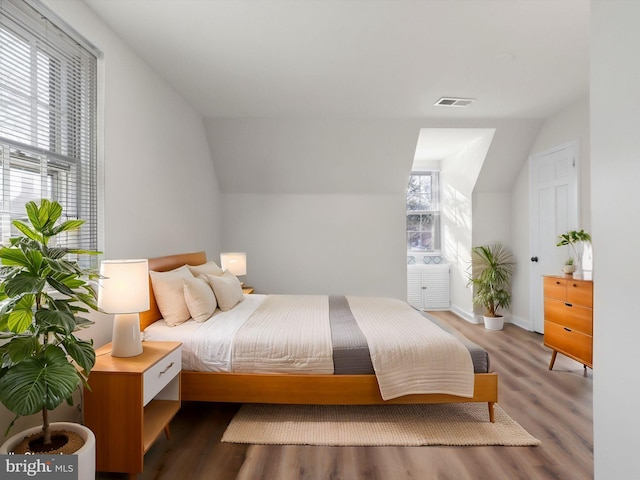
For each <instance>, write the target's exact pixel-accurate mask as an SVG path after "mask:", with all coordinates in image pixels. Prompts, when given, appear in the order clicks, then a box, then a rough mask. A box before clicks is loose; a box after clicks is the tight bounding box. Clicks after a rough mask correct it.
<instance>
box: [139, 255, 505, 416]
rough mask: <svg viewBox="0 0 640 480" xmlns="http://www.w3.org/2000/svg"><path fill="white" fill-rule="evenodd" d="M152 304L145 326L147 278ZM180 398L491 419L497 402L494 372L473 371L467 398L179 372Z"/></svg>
mask: <svg viewBox="0 0 640 480" xmlns="http://www.w3.org/2000/svg"><path fill="white" fill-rule="evenodd" d="M206 261H207V257H206V254H205V252H195V253H184V254H178V255H169V256H166V257H157V258H150V259H149V270H154V271H159V272H163V271H168V270H172V269H174V268H177V267H180V266H182V265H201V264H203V263H206ZM149 294H150V306H151V308H150V309H149V310H147V311H146V312H142V313H141V314H140V329H141V330H144V329H145V328H146V327H147V326H149V325H151V324H152V323H153V322H155V321H156V320H159V319H161V318H162V315H161V314H160V310H159V309H158V305H157V303H156V300H155V296H154V294H153V286H152V285H151V279H149ZM181 385H182V387H181V393H182V400H185V401H205V402H231V403H280V404H314V405H372V404H385V403H405V404H419V403H452V402H487V403H488V405H489V420H490V421H491V422H494V420H495V418H494V403H495V402H497V401H498V375H497V374H496V373H476V374H475V388H474V395H473V397H471V398H466V397H458V396H455V395H445V394H421V395H406V396H403V397H399V398H395V399H393V400H386V401H385V400H383V399H382V397H381V396H380V389H379V388H378V382H377V380H376V376H375V375H311V374H301V375H290V374H280V373H274V374H248V373H227V372H195V371H184V370H183V371H182V378H181Z"/></svg>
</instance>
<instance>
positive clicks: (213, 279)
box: [207, 271, 244, 312]
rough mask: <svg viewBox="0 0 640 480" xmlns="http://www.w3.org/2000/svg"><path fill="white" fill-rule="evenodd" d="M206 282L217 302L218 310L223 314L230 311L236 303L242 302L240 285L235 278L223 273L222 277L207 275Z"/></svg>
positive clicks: (242, 296)
mask: <svg viewBox="0 0 640 480" xmlns="http://www.w3.org/2000/svg"><path fill="white" fill-rule="evenodd" d="M207 281H208V282H209V285H211V288H213V293H215V295H216V300H217V301H218V308H220V310H222V311H223V312H226V311H227V310H231V309H232V308H233V307H235V306H236V304H237V303H239V302H241V301H242V300H244V295H243V294H242V285H240V281H239V280H238V279H237V278H236V276H235V275H234V274H233V273H231V272H229V271H225V272H224V273H223V274H222V275H219V276H218V275H207Z"/></svg>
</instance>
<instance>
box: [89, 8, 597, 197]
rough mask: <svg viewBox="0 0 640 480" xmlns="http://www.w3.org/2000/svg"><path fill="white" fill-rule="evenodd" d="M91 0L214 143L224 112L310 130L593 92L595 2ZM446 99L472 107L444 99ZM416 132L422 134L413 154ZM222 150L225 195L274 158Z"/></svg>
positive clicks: (524, 110)
mask: <svg viewBox="0 0 640 480" xmlns="http://www.w3.org/2000/svg"><path fill="white" fill-rule="evenodd" d="M84 2H85V3H86V4H87V5H89V6H90V8H91V9H93V10H94V11H95V12H96V13H97V14H98V15H99V16H100V17H102V18H103V19H104V21H105V22H107V23H108V24H109V25H110V26H111V28H112V29H113V30H114V31H116V32H117V34H118V35H120V36H121V37H122V38H123V39H124V40H125V41H126V42H127V43H128V44H129V45H130V46H131V47H132V48H133V49H134V50H135V51H136V52H137V53H138V54H139V55H140V56H141V57H142V58H143V59H144V60H145V61H146V62H148V63H149V64H150V65H151V67H152V68H153V69H155V70H156V71H157V72H158V73H159V74H160V75H161V76H162V77H164V78H165V79H166V80H167V81H168V82H169V83H170V84H172V85H173V87H174V88H175V89H176V90H178V91H179V92H181V94H182V95H183V96H184V97H185V98H186V99H187V100H188V101H189V102H190V103H191V104H192V105H193V106H194V108H196V109H197V110H198V111H199V112H200V113H201V114H202V116H203V118H205V119H206V120H207V122H208V125H209V126H208V129H209V138H210V141H211V138H212V137H218V136H219V135H218V134H217V133H216V132H211V125H213V126H220V119H254V121H258V120H256V119H260V121H262V122H264V121H268V120H271V119H276V120H277V121H285V122H287V121H291V120H294V123H295V122H298V121H299V122H316V123H312V124H310V125H309V129H311V130H312V129H314V127H315V126H316V125H317V121H327V120H328V119H329V120H336V121H346V122H350V121H351V120H350V119H365V120H366V121H367V122H368V121H375V122H378V121H396V120H408V119H412V120H416V121H418V122H420V121H424V123H425V125H423V126H432V127H433V126H436V127H456V126H458V125H461V126H465V127H472V128H475V127H491V126H492V125H490V123H491V121H492V120H498V121H505V120H509V119H512V120H513V121H522V120H524V119H527V120H526V121H527V122H530V121H531V119H544V118H546V117H547V116H549V115H551V114H553V113H554V112H556V111H558V110H559V109H562V108H563V107H564V106H566V105H568V104H570V103H572V102H574V101H575V100H577V99H579V98H581V97H584V96H585V95H586V94H587V92H588V31H589V2H588V1H586V0H510V1H507V0H474V1H471V0H425V1H401V0H397V1H396V0H378V1H371V0H326V1H318V0H295V1H293V0H236V1H228V0H84ZM443 96H454V97H464V98H473V99H475V101H474V102H473V103H472V104H471V105H470V106H469V107H466V108H461V107H449V108H446V107H436V106H434V105H433V104H434V103H435V102H436V100H438V98H440V97H443ZM265 119H267V120H265ZM474 122H476V123H474ZM488 123H489V124H488ZM526 128H528V130H529V131H532V129H531V126H530V123H527V127H526ZM534 130H535V129H534ZM236 133H238V132H236ZM376 135H379V132H377V133H376ZM499 138H500V136H499V135H496V140H498V139H499ZM417 139H418V129H416V131H415V136H414V137H413V140H412V142H413V145H412V146H411V148H412V149H414V148H415V145H416V143H417ZM245 141H248V142H249V141H251V138H245ZM225 148H226V147H225ZM405 149H406V148H405ZM227 150H229V149H228V148H227ZM520 150H521V151H519V154H521V153H522V151H525V152H526V148H521V149H520ZM224 153H225V155H227V157H226V158H221V157H219V158H215V156H214V161H215V162H226V164H227V165H226V166H223V165H218V164H217V165H216V170H217V171H219V175H220V182H221V188H222V189H223V190H225V189H226V190H228V191H233V189H234V186H233V185H234V184H238V183H242V181H241V179H240V178H239V177H238V175H242V172H246V171H249V170H252V169H256V168H257V167H258V170H260V168H259V166H260V165H259V162H264V161H265V158H264V157H262V158H261V159H249V158H247V155H246V153H247V152H235V153H234V152H232V151H226V152H224ZM412 153H413V151H412V152H411V154H412ZM292 157H293V155H292ZM271 160H273V159H271ZM285 160H286V159H284V157H283V158H282V159H281V160H280V161H281V162H284V161H285ZM286 161H288V160H286ZM295 161H300V160H299V159H298V160H295V159H294V158H291V162H295ZM353 161H356V160H353ZM356 162H357V161H356ZM230 163H235V166H231V165H228V164H230ZM337 163H339V162H336V164H337ZM409 164H410V161H409ZM281 167H282V172H283V173H284V172H286V171H289V172H291V171H293V170H295V168H296V167H297V166H296V165H293V164H289V165H286V166H285V165H282V166H281ZM336 168H339V165H336ZM353 168H354V169H355V170H356V171H357V170H359V169H362V168H367V163H366V159H363V160H361V163H360V164H359V165H355V166H353ZM403 168H405V169H406V168H407V165H403ZM299 180H300V179H299V178H298V179H292V181H298V182H299ZM328 180H329V179H328ZM243 188H245V189H249V190H251V189H252V188H253V189H254V190H255V188H257V187H256V186H255V185H254V186H253V187H252V186H250V185H249V186H247V185H245V186H244V187H243ZM319 190H322V188H319Z"/></svg>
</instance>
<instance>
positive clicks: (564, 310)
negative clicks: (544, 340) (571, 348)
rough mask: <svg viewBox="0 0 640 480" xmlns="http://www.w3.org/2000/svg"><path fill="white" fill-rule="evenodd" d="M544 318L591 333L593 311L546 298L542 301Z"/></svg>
mask: <svg viewBox="0 0 640 480" xmlns="http://www.w3.org/2000/svg"><path fill="white" fill-rule="evenodd" d="M544 319H545V320H548V321H551V322H554V323H557V324H559V325H564V326H566V327H568V328H570V329H571V330H578V331H580V332H582V333H585V334H587V335H593V311H592V309H591V308H587V307H583V306H580V305H571V304H567V303H565V302H563V301H561V300H555V299H553V298H547V299H546V300H545V302H544ZM545 333H546V330H545Z"/></svg>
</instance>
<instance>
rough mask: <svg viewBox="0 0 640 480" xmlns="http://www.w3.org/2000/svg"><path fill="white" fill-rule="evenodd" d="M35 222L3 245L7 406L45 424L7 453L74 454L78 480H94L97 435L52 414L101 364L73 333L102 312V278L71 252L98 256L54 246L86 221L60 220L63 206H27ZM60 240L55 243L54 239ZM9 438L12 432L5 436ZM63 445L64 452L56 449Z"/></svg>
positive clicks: (0, 377)
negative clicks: (97, 286)
mask: <svg viewBox="0 0 640 480" xmlns="http://www.w3.org/2000/svg"><path fill="white" fill-rule="evenodd" d="M26 212H27V217H28V219H29V221H28V223H24V222H22V221H20V220H14V221H13V225H14V226H15V227H16V228H17V229H18V230H19V231H20V232H21V233H22V234H23V235H22V236H19V237H14V238H11V239H10V243H9V245H8V246H2V247H0V261H1V262H2V268H1V270H0V301H2V308H0V339H2V340H5V341H6V343H4V344H2V345H1V346H0V402H2V404H3V405H4V406H5V407H6V408H7V409H8V410H10V411H11V412H13V413H14V414H15V415H16V417H15V418H14V420H13V421H12V422H11V423H10V425H9V427H8V428H7V432H8V431H9V429H10V428H11V427H12V426H13V424H14V423H15V421H16V420H17V419H18V418H19V417H21V416H26V415H34V414H36V413H38V412H41V413H42V426H41V427H35V428H32V429H29V430H27V431H23V432H21V433H18V434H16V435H14V436H13V437H11V438H9V439H8V440H7V441H6V442H4V444H3V445H2V446H1V447H0V453H9V452H12V453H42V454H57V453H71V451H69V450H68V449H69V448H70V449H71V450H73V449H74V448H75V449H76V450H75V454H76V455H78V470H79V477H78V478H82V479H84V478H93V477H94V476H95V437H94V435H93V433H92V432H91V430H89V429H87V428H86V427H84V426H82V425H80V424H77V423H69V422H59V423H51V424H50V423H49V411H50V410H53V409H55V408H56V407H58V406H59V405H61V404H62V402H65V401H66V402H67V403H68V404H69V405H73V399H72V395H73V393H74V391H75V390H76V389H77V388H78V387H80V386H81V385H83V384H86V379H87V377H88V375H89V372H90V370H91V368H92V367H93V365H94V363H95V350H94V348H93V342H92V341H87V340H82V339H79V338H77V337H76V336H75V335H74V332H75V331H77V330H78V329H80V328H84V327H88V326H89V325H91V324H92V323H93V322H91V321H90V320H88V319H86V318H83V317H82V316H81V314H82V313H84V312H88V311H89V310H88V309H87V308H85V306H86V307H89V308H92V309H96V308H97V307H96V294H95V290H94V289H93V288H92V286H91V284H90V283H89V282H90V280H92V279H95V278H97V275H96V274H95V273H94V272H92V271H86V270H83V269H81V268H80V267H79V266H78V264H77V262H75V261H72V260H68V259H66V257H67V255H68V254H97V253H98V252H92V251H81V250H72V249H68V248H65V247H61V246H59V245H55V240H54V238H55V237H56V236H58V235H60V234H62V233H63V232H69V231H73V230H77V229H78V228H80V226H81V225H82V224H83V223H84V221H83V220H67V221H65V222H60V221H59V220H60V217H61V216H62V207H61V206H60V204H59V203H58V202H51V201H49V200H46V199H43V200H41V201H40V203H39V204H36V203H35V202H29V203H27V205H26ZM52 240H53V241H52ZM5 435H6V433H5ZM56 447H58V449H56Z"/></svg>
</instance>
